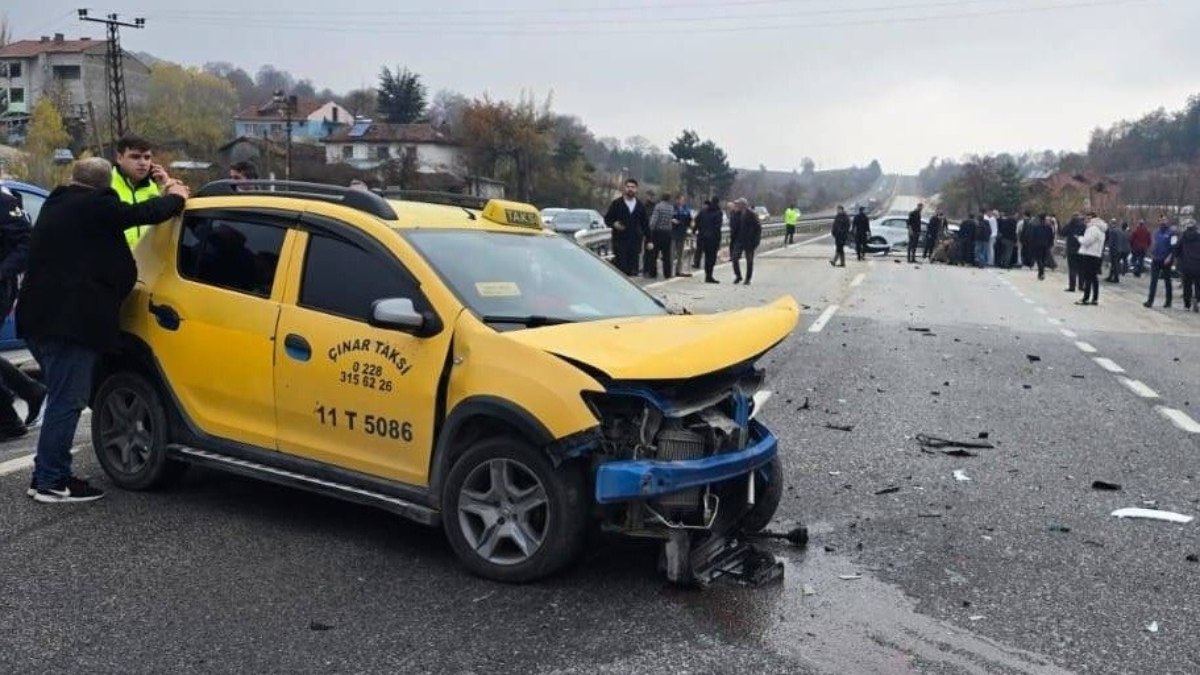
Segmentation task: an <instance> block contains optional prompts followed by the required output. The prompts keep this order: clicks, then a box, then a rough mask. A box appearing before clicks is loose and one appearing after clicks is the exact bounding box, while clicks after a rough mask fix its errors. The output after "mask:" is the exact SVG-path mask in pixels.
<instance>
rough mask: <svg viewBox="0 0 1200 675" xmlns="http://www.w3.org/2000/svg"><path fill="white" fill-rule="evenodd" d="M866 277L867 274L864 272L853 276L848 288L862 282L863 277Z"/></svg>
mask: <svg viewBox="0 0 1200 675" xmlns="http://www.w3.org/2000/svg"><path fill="white" fill-rule="evenodd" d="M866 278H867V275H866V274H865V273H860V274H859V275H858V276H856V277H854V281H851V282H850V288H854V287H855V286H857V285H859V284H861V283H862V282H863V279H866Z"/></svg>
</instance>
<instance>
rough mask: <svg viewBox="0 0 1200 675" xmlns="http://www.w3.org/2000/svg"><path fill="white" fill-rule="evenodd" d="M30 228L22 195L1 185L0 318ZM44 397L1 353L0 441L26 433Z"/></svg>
mask: <svg viewBox="0 0 1200 675" xmlns="http://www.w3.org/2000/svg"><path fill="white" fill-rule="evenodd" d="M29 230H30V223H29V216H28V215H27V214H26V213H25V211H24V209H23V208H22V204H21V198H20V197H18V196H17V195H15V194H13V193H12V192H9V191H8V190H6V189H5V188H4V187H3V186H0V320H2V319H3V317H6V316H8V313H9V312H10V311H11V310H12V306H13V303H14V302H16V300H17V288H18V282H17V279H18V277H19V276H20V275H21V274H23V273H24V272H25V264H26V262H27V261H28V260H29ZM17 397H20V398H21V399H22V400H24V401H25V403H26V404H27V405H28V407H29V413H28V414H27V415H26V416H25V419H24V420H22V419H21V417H20V415H18V414H17V411H16V409H14V408H13V402H14V401H15V400H16V398H17ZM45 400H46V388H45V387H43V386H42V385H40V384H38V383H37V381H36V380H34V379H32V378H31V377H29V376H28V375H26V374H25V373H22V372H21V371H20V369H18V368H17V367H16V366H14V365H13V364H11V363H9V361H8V359H6V358H4V357H3V356H0V441H7V440H11V439H14V438H20V437H22V436H24V435H25V434H26V433H28V431H27V429H26V427H28V426H32V425H33V424H34V423H35V422H36V421H37V418H38V417H39V416H40V414H41V411H42V404H43V403H44V402H45Z"/></svg>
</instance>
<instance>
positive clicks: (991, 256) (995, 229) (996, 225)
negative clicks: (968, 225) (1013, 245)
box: [979, 209, 1000, 267]
mask: <svg viewBox="0 0 1200 675" xmlns="http://www.w3.org/2000/svg"><path fill="white" fill-rule="evenodd" d="M979 220H980V223H984V222H986V223H987V224H988V243H987V251H986V253H987V261H986V262H985V263H984V266H985V267H991V266H993V265H995V264H996V238H997V236H998V234H999V232H1000V217H999V212H998V211H996V209H992V210H991V211H989V212H988V214H987V216H986V217H985V216H981V217H980V218H979Z"/></svg>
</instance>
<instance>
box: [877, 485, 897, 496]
mask: <svg viewBox="0 0 1200 675" xmlns="http://www.w3.org/2000/svg"><path fill="white" fill-rule="evenodd" d="M899 491H900V487H899V486H893V487H885V488H883V489H882V490H876V491H875V494H877V495H890V494H892V493H894V492H899Z"/></svg>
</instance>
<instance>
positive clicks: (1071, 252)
mask: <svg viewBox="0 0 1200 675" xmlns="http://www.w3.org/2000/svg"><path fill="white" fill-rule="evenodd" d="M1084 232H1087V224H1086V223H1084V220H1083V216H1082V215H1080V214H1078V213H1076V214H1075V215H1073V216H1071V220H1070V221H1069V222H1067V226H1066V227H1065V228H1064V229H1063V236H1064V237H1066V239H1067V289H1066V290H1067V292H1068V293H1074V292H1075V282H1076V281H1078V280H1079V275H1080V265H1082V264H1083V263H1082V262H1081V261H1080V260H1079V238H1080V237H1082V236H1083V233H1084Z"/></svg>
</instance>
